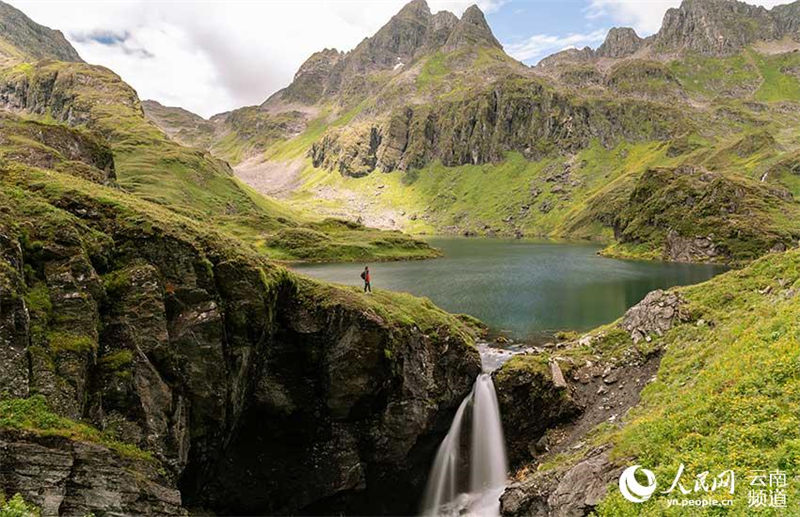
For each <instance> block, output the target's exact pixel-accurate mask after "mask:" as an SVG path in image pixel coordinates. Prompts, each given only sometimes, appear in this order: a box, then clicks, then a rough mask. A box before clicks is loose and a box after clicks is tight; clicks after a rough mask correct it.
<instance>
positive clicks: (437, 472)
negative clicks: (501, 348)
mask: <svg viewBox="0 0 800 517" xmlns="http://www.w3.org/2000/svg"><path fill="white" fill-rule="evenodd" d="M485 366H486V365H485V364H484V368H485ZM467 410H470V412H471V413H472V422H471V426H470V429H469V432H470V433H471V440H470V442H469V443H470V449H469V454H468V455H462V454H461V453H462V451H461V447H462V444H461V434H462V433H463V432H465V431H466V429H465V428H464V425H463V424H464V420H465V419H466V413H467ZM467 458H468V460H469V465H468V467H469V468H468V473H469V483H468V484H466V483H465V481H466V480H465V479H463V478H464V474H465V473H466V472H465V471H466V470H467V469H465V468H464V467H465V465H463V462H462V460H463V459H467ZM507 472H508V462H507V460H506V448H505V440H504V439H503V426H502V423H501V422H500V409H499V406H498V403H497V394H496V393H495V390H494V383H493V382H492V376H491V373H490V372H487V371H484V373H481V374H480V375H479V376H478V378H477V379H476V380H475V384H474V385H473V386H472V391H471V392H470V394H469V395H467V397H466V398H465V399H464V400H463V401H462V402H461V405H460V406H458V410H457V411H456V414H455V417H454V418H453V423H452V424H450V430H449V431H448V432H447V436H445V437H444V440H442V444H441V445H440V446H439V450H438V451H437V452H436V458H435V459H434V462H433V467H432V468H431V473H430V475H429V476H428V485H427V487H426V490H425V497H424V499H423V505H422V513H423V515H426V516H440V515H454V516H455V515H476V516H480V517H485V516H486V517H488V516H492V515H499V514H500V495H501V494H502V493H503V490H504V489H505V484H506V479H507V478H506V475H507ZM467 487H468V490H469V491H468V492H467V491H466V490H465V489H466V488H467Z"/></svg>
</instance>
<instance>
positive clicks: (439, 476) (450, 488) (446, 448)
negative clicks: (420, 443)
mask: <svg viewBox="0 0 800 517" xmlns="http://www.w3.org/2000/svg"><path fill="white" fill-rule="evenodd" d="M471 399H472V394H470V395H469V396H468V397H466V398H465V399H464V400H463V401H462V402H461V405H460V406H458V410H457V411H456V416H455V417H453V423H452V424H450V430H449V431H447V436H445V437H444V440H442V444H441V445H440V446H439V450H438V451H437V452H436V459H435V460H434V462H433V468H432V469H431V473H430V476H429V477H428V487H427V490H426V491H425V500H424V503H423V506H422V507H423V508H425V510H426V511H425V513H426V514H428V513H429V512H428V511H427V510H428V509H429V508H430V509H434V510H435V509H437V508H440V507H441V506H442V505H444V504H446V503H448V502H450V501H452V500H454V499H455V498H456V495H457V494H458V466H459V465H458V459H459V452H460V449H461V428H462V423H463V422H464V413H465V412H466V409H467V404H469V402H470V401H471ZM435 514H436V512H435V511H433V512H431V513H430V515H435Z"/></svg>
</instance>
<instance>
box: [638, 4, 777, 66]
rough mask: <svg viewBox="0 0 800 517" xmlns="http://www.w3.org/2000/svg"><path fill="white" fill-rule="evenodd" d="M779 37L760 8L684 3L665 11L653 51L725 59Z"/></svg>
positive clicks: (773, 19) (770, 19)
mask: <svg viewBox="0 0 800 517" xmlns="http://www.w3.org/2000/svg"><path fill="white" fill-rule="evenodd" d="M780 37H781V32H780V30H779V27H778V24H777V23H776V20H775V18H774V17H773V15H772V13H770V11H768V10H767V9H765V8H763V7H760V6H754V5H749V4H746V3H744V2H739V1H736V0H684V1H683V3H681V5H680V7H677V8H673V9H668V10H667V12H666V14H665V15H664V21H663V23H662V25H661V29H660V30H659V31H658V33H657V34H656V35H655V37H654V38H653V47H654V49H656V50H657V51H660V52H680V51H684V50H689V51H693V52H699V53H701V54H711V55H726V54H731V53H734V52H738V51H739V50H741V49H742V48H744V47H745V46H747V45H749V44H751V43H754V42H755V41H759V40H774V39H780Z"/></svg>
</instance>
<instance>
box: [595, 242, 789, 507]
mask: <svg viewBox="0 0 800 517" xmlns="http://www.w3.org/2000/svg"><path fill="white" fill-rule="evenodd" d="M799 279H800V253H798V252H796V251H794V252H787V253H784V254H777V255H770V256H767V257H765V258H762V259H760V260H758V261H757V262H755V263H753V264H752V265H751V266H749V267H747V268H745V269H743V270H741V271H735V272H730V273H727V274H725V275H722V276H719V277H717V278H715V279H713V280H711V281H709V282H707V283H705V284H701V285H697V286H693V287H688V288H683V289H680V290H679V292H681V294H682V295H683V296H684V297H685V298H686V300H688V302H689V305H688V309H689V311H690V312H691V314H692V315H693V321H692V322H689V323H686V324H683V325H679V326H678V327H676V328H674V329H672V330H670V331H669V332H668V333H666V334H665V335H664V336H663V337H660V338H656V341H657V342H656V346H657V347H660V348H662V349H663V350H664V351H665V352H664V357H663V359H662V361H661V367H660V369H659V371H658V375H657V380H656V381H655V382H653V383H651V384H650V385H648V386H647V387H646V388H645V390H644V392H643V393H642V401H641V403H640V404H639V405H638V407H636V408H635V409H634V410H633V411H632V412H631V413H630V414H629V416H628V417H627V418H626V419H625V422H624V423H623V425H622V426H621V428H619V429H611V430H608V431H607V432H606V434H605V435H604V436H603V437H602V438H600V439H599V440H598V442H604V441H608V442H610V443H612V444H613V445H614V449H613V458H615V459H617V460H619V461H624V462H631V461H632V459H635V462H636V463H639V464H641V465H643V466H644V467H645V468H650V469H652V470H653V471H654V472H655V474H656V476H657V479H661V480H664V479H669V480H670V481H671V479H672V477H674V475H675V472H676V470H677V468H678V466H679V464H680V463H684V464H685V465H686V469H687V473H689V475H690V476H691V475H692V474H698V473H700V472H702V471H705V470H709V471H710V472H714V473H718V472H721V471H723V470H726V469H730V468H734V469H735V470H736V474H737V480H738V483H739V485H738V486H739V488H738V489H737V492H736V498H735V505H734V510H732V511H729V512H727V513H726V515H742V516H744V515H788V513H782V512H783V510H780V509H773V510H769V509H766V510H756V509H751V508H748V505H747V492H748V488H749V487H748V483H749V480H748V478H747V477H746V476H747V475H748V473H749V472H751V471H755V470H767V471H774V470H783V471H786V472H787V474H788V476H789V478H790V479H794V477H795V476H796V475H797V473H798V472H800V421H799V420H798V419H799V418H800V415H798V413H797V410H796V408H797V406H798V404H799V403H800V399H798V396H799V395H798V394H800V391H799V390H800V370H798V365H800V355H799V354H800V346H799V345H800V323H798V320H797V318H796V315H797V313H798V310H800V295H798V292H800V280H799ZM689 479H691V478H689ZM799 496H800V490H798V487H797V486H796V483H792V482H790V483H789V485H788V488H787V498H788V500H789V501H797V498H798V497H799ZM666 497H667V496H664V495H659V494H657V495H656V496H655V497H654V498H653V499H652V500H650V501H648V502H647V503H645V504H643V505H633V504H630V503H628V502H626V501H624V499H623V498H622V496H621V495H620V494H619V492H618V491H617V490H616V489H615V488H614V487H612V493H611V495H610V496H609V497H608V498H607V500H606V501H604V502H603V503H602V504H601V505H600V506H599V507H598V509H597V513H598V515H617V516H622V515H683V514H682V513H681V510H680V509H679V508H673V509H671V510H668V509H666V508H665V503H664V500H665V498H666ZM694 511H695V512H696V513H695V514H696V515H718V514H719V513H718V512H717V511H715V510H714V509H705V510H700V509H695V510H694Z"/></svg>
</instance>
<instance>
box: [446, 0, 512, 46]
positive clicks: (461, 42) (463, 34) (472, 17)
mask: <svg viewBox="0 0 800 517" xmlns="http://www.w3.org/2000/svg"><path fill="white" fill-rule="evenodd" d="M468 45H476V46H489V47H496V48H503V46H502V45H500V42H499V41H497V39H496V38H495V37H494V34H493V33H492V29H491V28H489V24H488V23H487V22H486V17H485V16H484V15H483V11H481V10H480V8H479V7H478V6H477V5H475V4H472V5H471V6H469V7H468V8H467V10H466V11H464V14H463V15H462V16H461V19H460V20H459V21H458V24H457V25H456V26H455V28H454V29H453V32H452V34H450V37H449V38H448V39H447V43H446V44H445V50H455V49H457V48H460V47H463V46H468Z"/></svg>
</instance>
